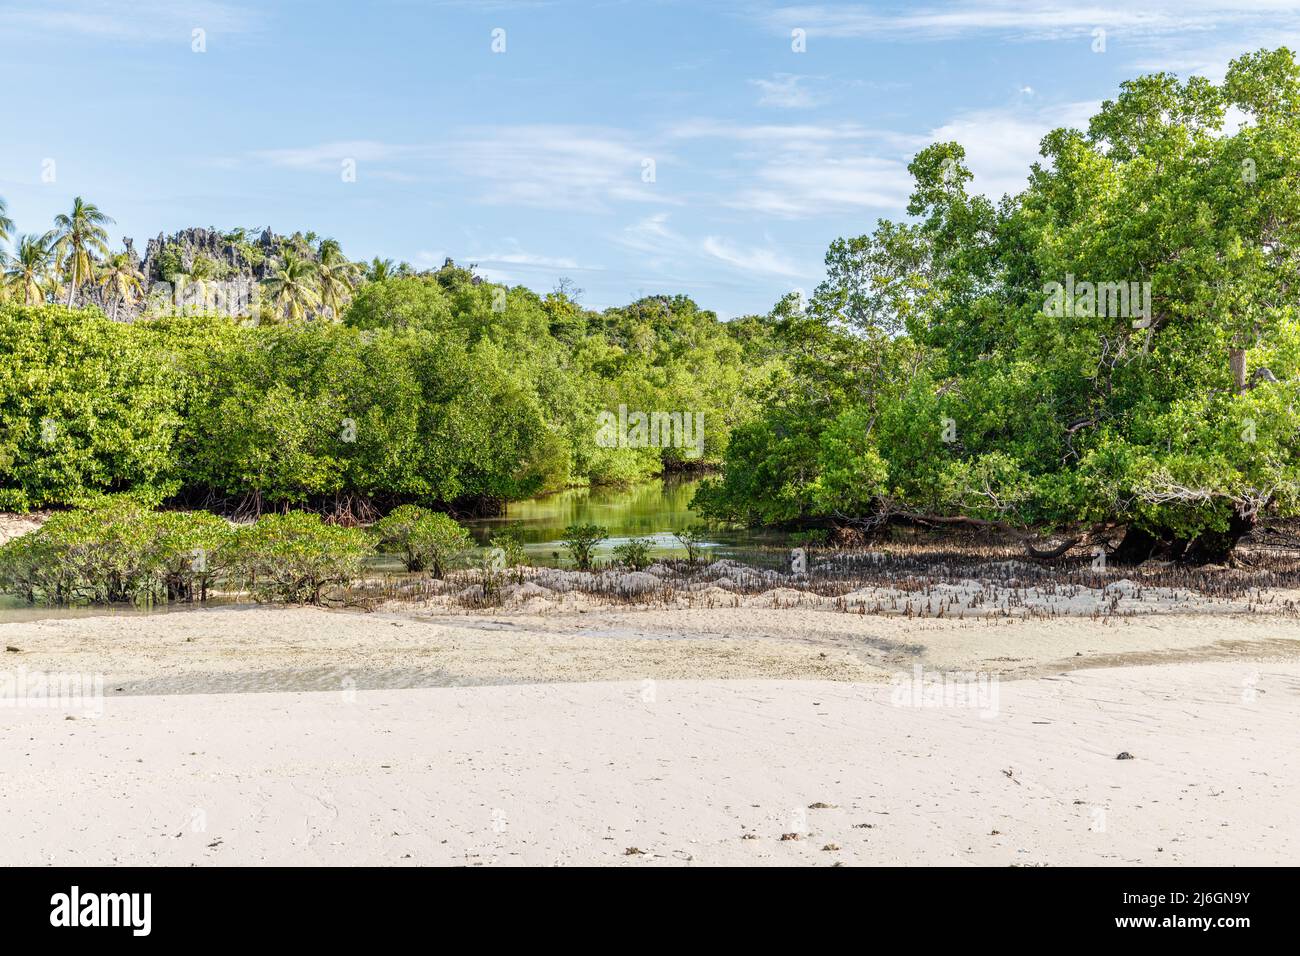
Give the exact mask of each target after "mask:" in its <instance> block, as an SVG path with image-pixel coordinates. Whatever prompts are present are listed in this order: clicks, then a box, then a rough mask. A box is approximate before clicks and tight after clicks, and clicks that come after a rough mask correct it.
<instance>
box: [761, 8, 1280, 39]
mask: <svg viewBox="0 0 1300 956" xmlns="http://www.w3.org/2000/svg"><path fill="white" fill-rule="evenodd" d="M1297 13H1300V0H1271V2H1270V0H1261V2H1253V0H1252V2H1245V0H1147V2H1145V3H1142V4H1141V5H1137V4H1121V3H1113V2H1112V3H1096V2H1086V0H1085V2H1077V3H1072V2H1055V3H1053V2H1050V0H1049V2H1045V3H1044V2H1038V0H969V2H958V3H951V4H945V5H938V4H932V5H930V6H927V7H917V6H915V5H912V4H904V3H895V4H892V5H881V4H875V5H871V6H868V5H866V4H850V5H845V6H838V5H837V6H831V5H808V6H787V7H780V8H777V9H775V10H772V11H770V12H769V13H768V14H767V15H766V17H765V20H766V22H767V23H768V25H769V26H770V27H771V28H772V29H773V30H777V31H780V32H782V33H788V32H789V31H790V30H791V29H793V28H796V27H798V28H801V29H803V30H805V31H807V34H808V36H810V37H849V38H864V37H868V38H869V37H882V36H887V37H889V38H890V39H891V40H898V39H907V40H935V39H947V38H953V37H958V36H962V35H968V34H989V33H992V34H998V35H1001V36H1007V37H1019V38H1025V39H1050V38H1063V37H1069V36H1078V35H1079V34H1082V33H1087V32H1090V31H1091V30H1093V29H1095V28H1097V27H1101V28H1103V29H1107V30H1117V31H1122V32H1124V33H1125V34H1126V35H1130V36H1157V35H1167V34H1177V33H1189V32H1198V31H1205V30H1210V29H1216V28H1222V27H1226V26H1231V25H1242V24H1249V23H1261V22H1265V21H1268V20H1272V19H1276V18H1278V17H1291V16H1295V15H1296V14H1297Z"/></svg>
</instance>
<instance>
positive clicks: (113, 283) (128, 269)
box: [99, 252, 144, 321]
mask: <svg viewBox="0 0 1300 956" xmlns="http://www.w3.org/2000/svg"><path fill="white" fill-rule="evenodd" d="M99 286H100V288H101V289H103V290H104V294H105V295H107V296H109V297H110V298H112V300H113V314H112V316H111V318H112V319H113V321H117V307H118V306H119V305H121V304H122V302H124V301H130V300H132V299H134V298H135V297H136V296H137V295H139V294H140V293H141V292H143V291H144V276H143V275H142V274H141V272H140V270H139V269H137V268H136V265H135V263H134V262H132V261H131V257H130V256H128V255H127V254H126V253H125V252H119V253H117V254H115V255H113V256H110V257H109V259H108V261H107V262H105V263H104V269H103V271H102V272H101V273H100V275H99Z"/></svg>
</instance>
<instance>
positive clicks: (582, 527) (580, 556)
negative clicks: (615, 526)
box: [561, 524, 609, 571]
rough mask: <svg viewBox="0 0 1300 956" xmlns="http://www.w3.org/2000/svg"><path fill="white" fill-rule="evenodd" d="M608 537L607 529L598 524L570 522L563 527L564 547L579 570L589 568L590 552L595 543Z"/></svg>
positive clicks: (593, 549) (588, 569) (594, 547)
mask: <svg viewBox="0 0 1300 956" xmlns="http://www.w3.org/2000/svg"><path fill="white" fill-rule="evenodd" d="M608 537H609V531H608V530H607V529H606V528H602V527H601V526H600V525H598V524H571V525H569V526H568V527H567V528H565V529H564V537H563V538H562V539H561V540H562V541H563V542H564V547H565V548H567V549H568V552H569V557H571V558H572V559H573V563H574V564H576V565H577V566H578V570H579V571H590V570H591V554H592V552H593V551H595V550H596V545H598V544H600V543H601V542H602V541H604V540H605V539H606V538H608Z"/></svg>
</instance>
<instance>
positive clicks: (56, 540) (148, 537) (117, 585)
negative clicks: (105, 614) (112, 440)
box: [0, 498, 232, 605]
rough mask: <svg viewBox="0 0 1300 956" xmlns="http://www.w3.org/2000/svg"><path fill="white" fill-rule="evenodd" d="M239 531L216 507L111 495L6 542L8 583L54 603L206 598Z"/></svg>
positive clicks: (34, 599)
mask: <svg viewBox="0 0 1300 956" xmlns="http://www.w3.org/2000/svg"><path fill="white" fill-rule="evenodd" d="M231 538H232V530H231V527H230V525H229V524H227V523H226V522H225V521H224V520H222V519H221V518H218V517H217V516H216V515H212V514H207V513H206V512H180V511H164V512H159V511H153V510H151V509H149V508H147V507H145V506H143V505H142V504H140V503H139V502H137V501H134V500H132V499H129V498H105V499H103V500H101V501H97V502H95V503H94V504H92V505H91V506H89V507H85V508H80V509H77V510H75V511H66V512H60V513H58V514H55V515H52V516H51V517H50V518H49V520H48V521H46V522H45V524H43V525H42V526H41V527H40V528H37V529H36V530H35V531H31V532H29V533H27V534H25V535H22V536H21V537H19V538H15V539H14V540H12V541H10V542H8V543H7V544H5V545H4V546H3V547H0V590H3V591H6V592H8V593H12V594H17V595H19V596H21V597H23V598H24V599H26V600H27V601H28V602H30V603H33V604H35V603H42V604H51V605H69V604H109V603H118V602H125V601H131V602H135V603H141V604H149V603H155V602H163V601H176V600H184V601H195V600H198V601H202V600H205V599H206V598H207V592H208V589H209V587H210V586H211V584H212V582H213V580H214V579H215V577H216V576H217V575H218V574H219V573H220V572H221V571H222V570H223V569H224V567H225V566H226V563H227V561H228V559H229V547H230V542H231Z"/></svg>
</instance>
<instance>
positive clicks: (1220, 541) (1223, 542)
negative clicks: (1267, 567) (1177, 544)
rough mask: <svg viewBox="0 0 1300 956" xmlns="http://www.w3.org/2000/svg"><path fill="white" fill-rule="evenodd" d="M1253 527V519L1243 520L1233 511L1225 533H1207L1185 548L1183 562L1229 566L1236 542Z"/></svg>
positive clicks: (1197, 537) (1200, 535) (1198, 536)
mask: <svg viewBox="0 0 1300 956" xmlns="http://www.w3.org/2000/svg"><path fill="white" fill-rule="evenodd" d="M1254 527H1255V518H1254V517H1250V518H1244V517H1242V516H1241V515H1240V514H1238V513H1237V511H1236V509H1233V512H1232V517H1231V518H1229V519H1228V528H1227V530H1226V531H1207V532H1205V533H1203V534H1199V535H1197V536H1196V539H1195V540H1194V541H1192V542H1190V543H1189V544H1188V546H1187V551H1186V552H1185V553H1184V555H1183V560H1184V561H1186V562H1187V563H1188V564H1229V563H1231V561H1232V552H1233V551H1234V550H1235V549H1236V547H1237V542H1239V541H1240V540H1241V539H1242V538H1244V537H1245V536H1246V535H1248V534H1249V533H1250V532H1251V531H1252V530H1253V529H1254Z"/></svg>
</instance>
